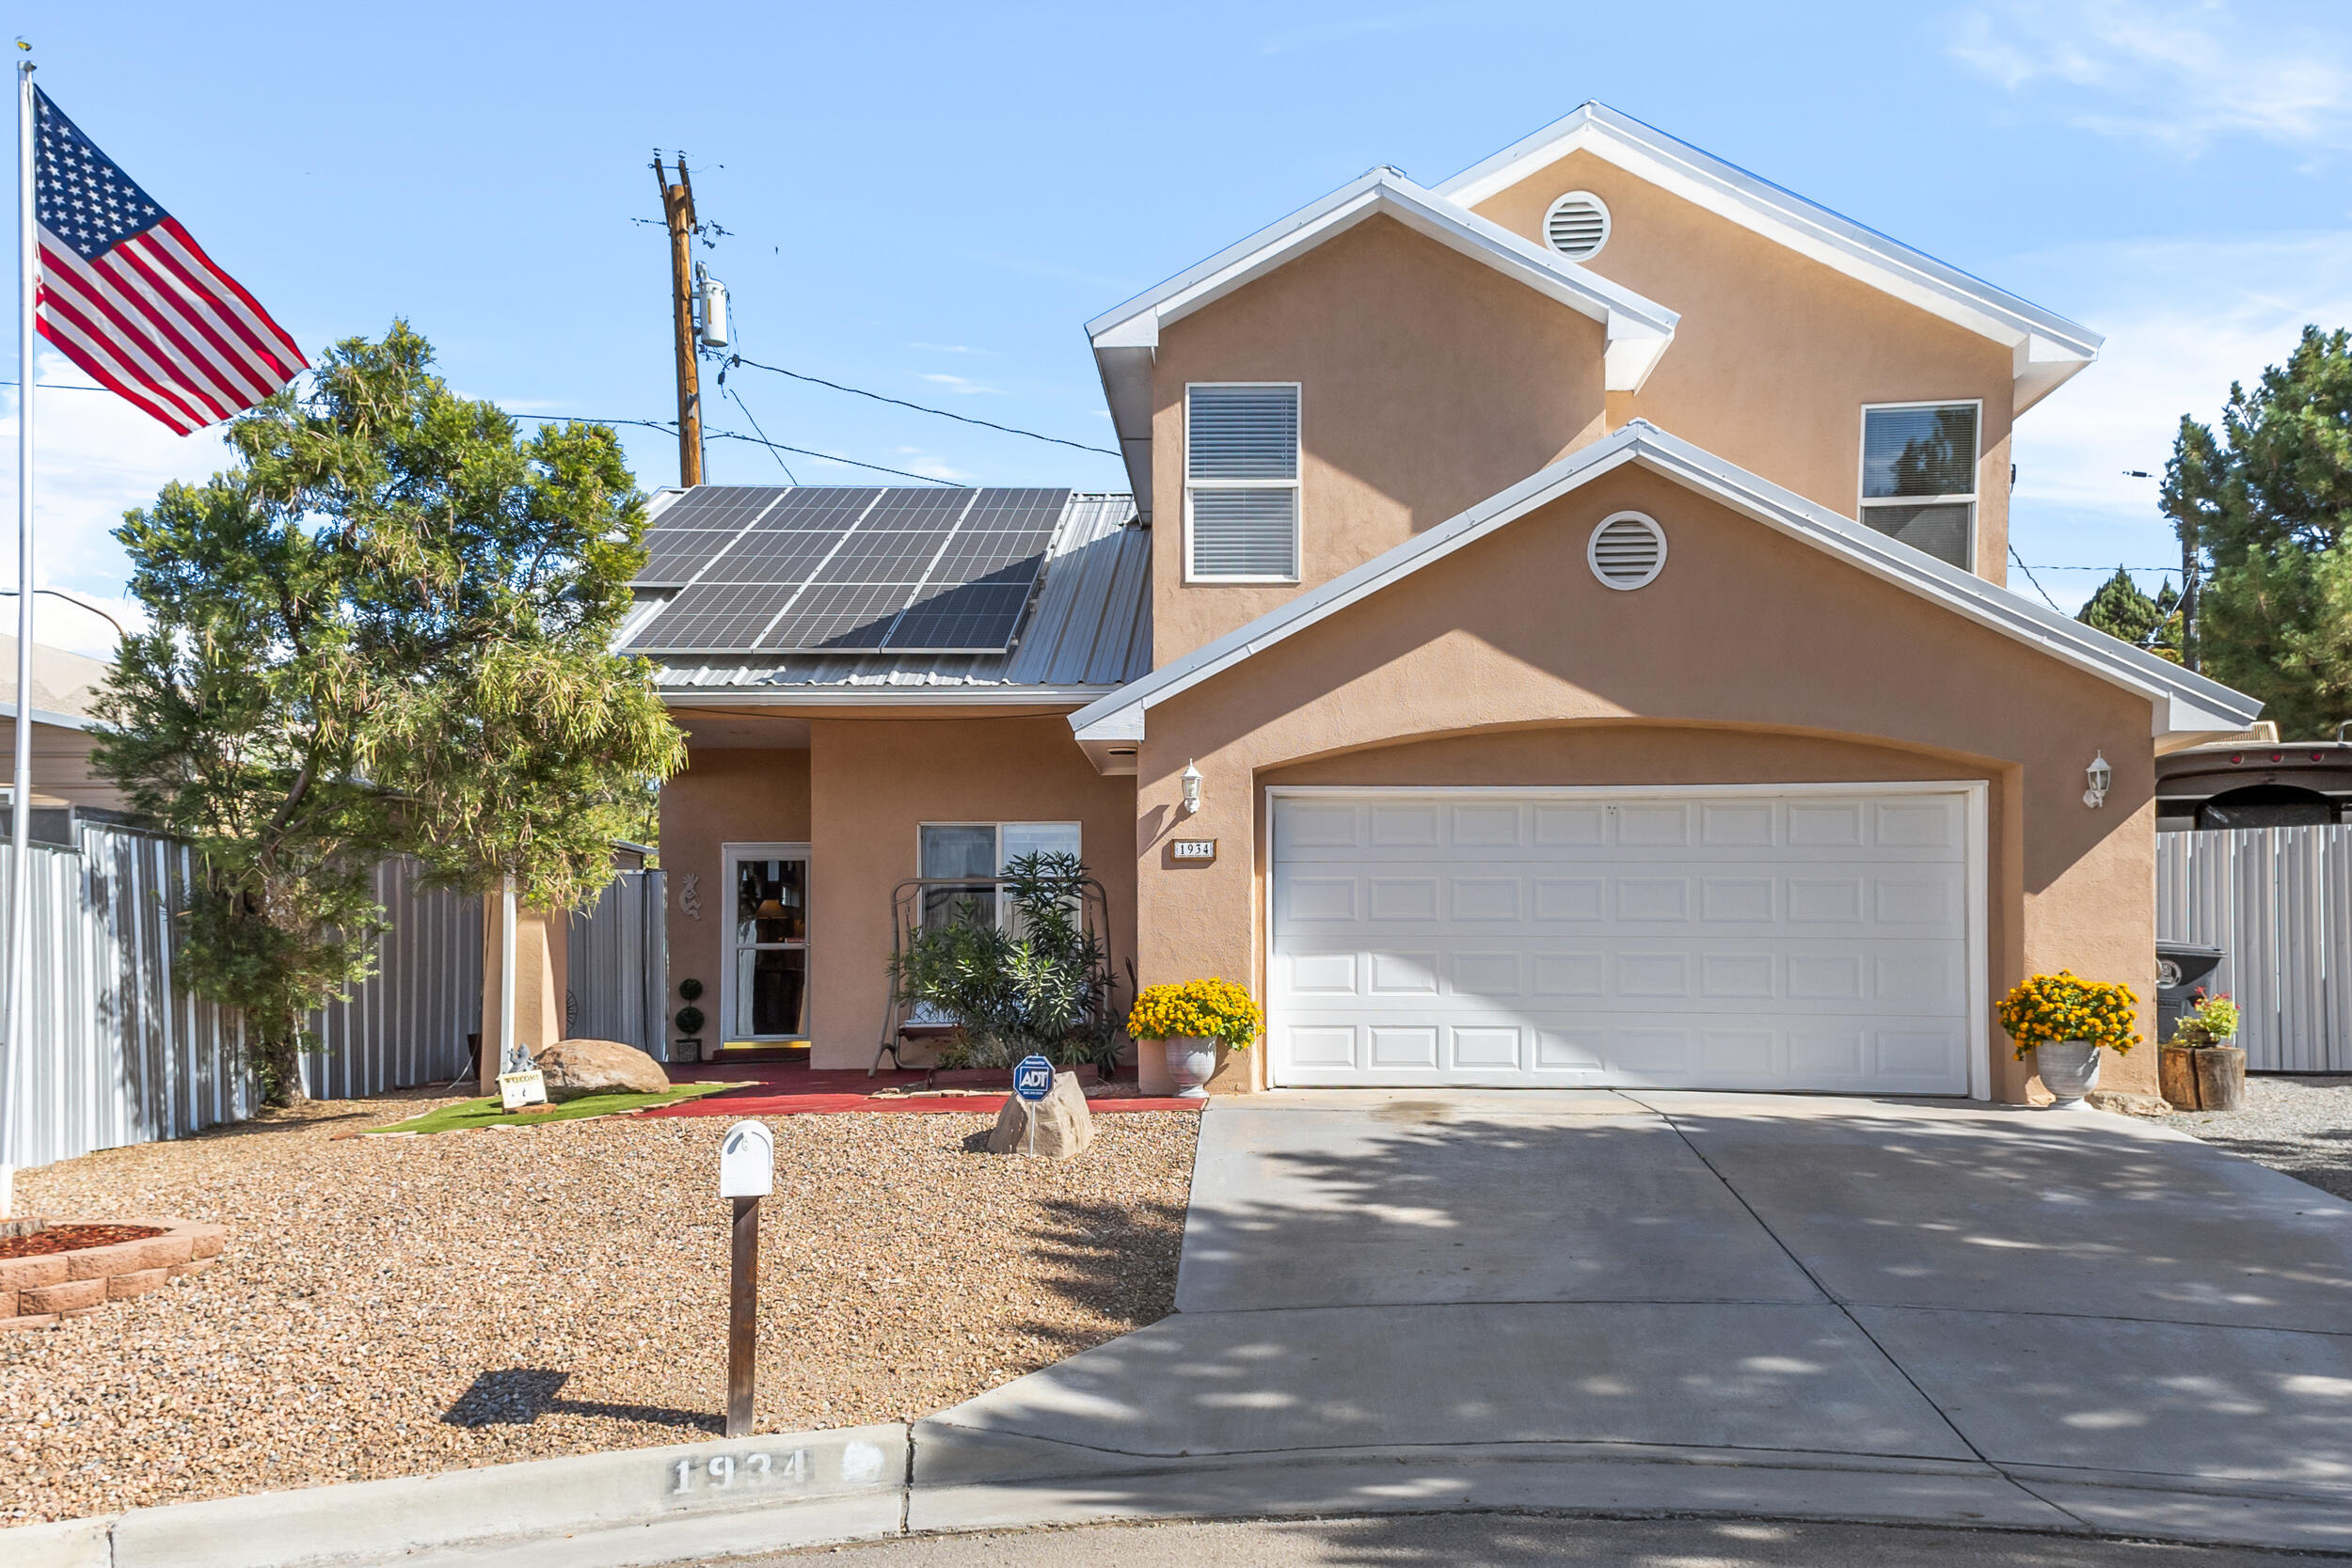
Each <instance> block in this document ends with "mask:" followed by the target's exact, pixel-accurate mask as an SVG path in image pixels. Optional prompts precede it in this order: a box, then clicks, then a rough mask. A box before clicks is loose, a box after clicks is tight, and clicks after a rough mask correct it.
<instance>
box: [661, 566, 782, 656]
mask: <svg viewBox="0 0 2352 1568" xmlns="http://www.w3.org/2000/svg"><path fill="white" fill-rule="evenodd" d="M790 594H791V590H790V589H788V588H778V587H776V586H775V585H774V584H772V583H697V584H696V585H694V586H693V587H691V588H689V589H687V590H686V591H685V592H684V593H682V594H679V595H678V596H677V597H676V598H675V599H672V600H671V601H670V603H669V605H668V607H667V608H665V609H664V610H662V611H661V613H660V614H659V615H657V616H655V617H654V618H653V619H652V620H651V621H649V622H647V623H646V624H645V626H644V628H643V629H642V630H640V631H639V632H638V634H637V635H636V637H635V638H633V639H632V640H631V641H630V642H629V648H630V651H632V652H634V653H641V654H725V653H739V652H742V651H744V650H747V649H749V648H750V647H751V646H752V645H753V643H754V642H755V641H756V640H757V638H758V636H759V634H760V631H761V629H762V628H764V627H765V626H767V625H768V623H769V622H770V621H772V620H773V619H775V615H776V611H777V610H781V609H783V608H784V601H785V600H786V599H787V597H789V596H790Z"/></svg>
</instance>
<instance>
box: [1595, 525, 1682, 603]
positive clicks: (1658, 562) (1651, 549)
mask: <svg viewBox="0 0 2352 1568" xmlns="http://www.w3.org/2000/svg"><path fill="white" fill-rule="evenodd" d="M1584 559H1585V561H1586V562H1588V563H1590V564H1591V566H1592V568H1593V576H1595V577H1597V578H1600V580H1601V581H1602V582H1603V583H1605V584H1607V585H1608V586H1609V587H1611V588H1644V587H1647V586H1648V585H1649V584H1650V583H1651V582H1653V581H1655V580H1656V579H1657V577H1658V574H1659V573H1660V572H1661V571H1663V570H1665V567H1666V531H1665V530H1664V529H1662V528H1660V527H1659V526H1658V524H1657V522H1656V520H1655V519H1653V518H1650V517H1645V516H1644V515H1642V514H1641V513H1639V512H1620V513H1618V514H1617V515H1615V516H1613V517H1610V518H1607V519H1605V520H1604V521H1603V522H1602V523H1601V525H1600V527H1598V528H1597V529H1595V530H1593V538H1592V542H1591V543H1590V544H1588V545H1586V546H1584Z"/></svg>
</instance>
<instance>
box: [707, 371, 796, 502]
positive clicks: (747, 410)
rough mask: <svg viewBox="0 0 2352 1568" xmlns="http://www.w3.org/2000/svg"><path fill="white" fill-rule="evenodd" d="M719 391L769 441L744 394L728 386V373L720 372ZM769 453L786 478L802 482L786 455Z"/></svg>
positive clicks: (778, 452)
mask: <svg viewBox="0 0 2352 1568" xmlns="http://www.w3.org/2000/svg"><path fill="white" fill-rule="evenodd" d="M719 390H721V391H723V392H724V393H726V395H727V396H729V397H731V398H733V399H734V400H735V406H736V407H738V408H740V409H741V410H743V417H744V418H745V419H747V420H751V421H752V428H753V429H754V430H755V431H758V432H759V438H760V439H761V440H763V441H765V440H766V439H768V433H767V432H766V431H765V430H761V429H760V427H759V416H758V415H756V414H754V413H753V412H752V405H751V404H748V403H745V402H744V401H743V394H742V393H740V392H739V391H737V390H736V389H735V388H732V387H730V386H728V385H727V372H724V371H721V372H719ZM769 451H770V455H771V456H773V457H774V458H775V460H776V467H779V468H782V469H783V470H784V477H785V478H787V479H789V480H791V481H792V483H795V484H798V483H801V482H800V481H799V480H798V479H795V478H793V474H792V465H791V464H789V463H787V462H786V461H785V460H784V453H782V452H780V451H775V450H774V449H773V448H771V449H769Z"/></svg>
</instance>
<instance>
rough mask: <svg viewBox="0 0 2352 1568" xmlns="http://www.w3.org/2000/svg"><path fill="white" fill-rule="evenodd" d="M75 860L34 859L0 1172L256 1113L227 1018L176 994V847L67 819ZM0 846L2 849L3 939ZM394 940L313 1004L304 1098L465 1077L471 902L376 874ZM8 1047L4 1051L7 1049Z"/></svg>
mask: <svg viewBox="0 0 2352 1568" xmlns="http://www.w3.org/2000/svg"><path fill="white" fill-rule="evenodd" d="M74 831H75V833H76V836H77V839H78V842H79V848H78V849H65V848H57V847H49V846H42V845H37V846H35V847H33V849H32V851H31V852H32V855H33V877H32V892H33V895H32V906H33V908H32V915H33V919H32V934H33V935H32V940H33V961H32V977H33V993H32V996H31V998H30V1004H31V1009H30V1017H29V1020H28V1022H29V1024H30V1029H29V1035H30V1038H29V1041H28V1047H29V1048H28V1049H27V1050H25V1051H24V1052H22V1053H18V1052H14V1051H8V1052H7V1053H6V1056H5V1057H0V1065H4V1066H5V1067H6V1069H7V1070H8V1071H9V1073H10V1075H11V1076H10V1078H9V1080H8V1090H7V1092H6V1093H5V1094H4V1095H0V1164H14V1165H40V1164H48V1163H50V1162H51V1161H53V1160H65V1159H71V1158H72V1157H73V1156H74V1155H77V1154H87V1153H88V1152H89V1151H90V1150H92V1149H98V1148H116V1147H119V1146H120V1145H123V1144H135V1143H148V1142H151V1141H153V1140H155V1139H159V1138H178V1137H184V1136H186V1135H187V1134H188V1133H190V1132H196V1131H198V1130H199V1129H201V1128H205V1127H210V1126H213V1125H215V1123H218V1122H224V1121H235V1120H237V1119H239V1118H241V1117H246V1116H249V1115H251V1114H252V1111H253V1107H254V1105H255V1104H256V1102H257V1099H258V1096H257V1094H256V1091H255V1085H254V1083H253V1080H252V1076H251V1074H250V1073H249V1072H248V1071H247V1070H246V1067H245V1065H244V1063H243V1059H242V1055H241V1049H240V1048H241V1047H242V1045H243V1043H244V1042H243V1032H242V1027H241V1024H240V1022H239V1020H238V1019H237V1018H236V1016H235V1015H234V1014H233V1013H228V1012H224V1011H223V1010H222V1009H220V1008H218V1007H215V1006H212V1005H211V1004H209V1003H204V1002H199V1001H196V1000H194V999H193V998H191V997H189V996H187V995H186V994H185V993H183V992H182V991H180V990H176V989H175V988H174V986H173V984H172V958H173V953H174V949H175V947H176V945H177V933H176V931H175V929H174V927H173V924H172V921H171V919H170V911H172V910H173V909H175V908H177V907H178V905H179V900H180V895H181V892H182V890H183V888H184V887H185V886H186V885H187V879H188V877H189V875H190V874H191V870H192V855H191V852H190V851H189V849H188V848H187V847H186V846H185V845H183V844H180V843H177V842H175V841H174V840H171V839H168V838H165V837H162V836H160V835H158V834H155V833H148V832H138V831H136V830H134V829H129V828H122V827H117V826H114V825H111V824H102V823H94V822H88V821H83V822H78V823H77V824H76V825H75V829H74ZM9 853H10V851H9V848H8V846H7V844H6V843H4V842H0V931H5V930H6V928H7V927H6V925H5V921H6V918H7V890H8V885H9V882H8V856H9ZM375 891H376V896H377V898H378V899H379V900H381V901H382V903H383V904H384V906H385V909H386V910H387V911H388V912H389V916H390V920H391V928H390V929H389V930H388V931H387V932H386V933H385V934H384V937H383V939H382V944H381V947H380V950H379V956H378V968H377V973H376V975H375V977H374V978H373V979H372V980H370V981H368V982H367V983H366V984H364V985H362V986H358V987H357V988H355V989H354V990H353V993H352V995H351V998H350V1000H348V1001H346V1002H343V1003H342V1004H340V1005H338V1006H333V1007H330V1008H328V1009H326V1011H325V1012H324V1013H322V1014H321V1015H319V1017H318V1018H317V1019H316V1021H315V1023H314V1027H316V1028H317V1029H318V1030H319V1031H320V1033H321V1035H322V1036H323V1037H324V1038H325V1041H326V1045H327V1047H328V1049H327V1052H326V1055H324V1056H323V1057H309V1058H306V1059H305V1061H304V1064H303V1081H304V1085H305V1087H306V1088H308V1089H309V1091H310V1093H312V1094H314V1095H322V1096H326V1095H332V1096H339V1097H340V1096H346V1095H358V1094H370V1093H374V1092H376V1091H378V1090H382V1089H388V1088H397V1087H401V1086H404V1085H410V1084H421V1083H430V1082H434V1081H436V1080H444V1079H450V1078H454V1077H457V1076H459V1075H460V1074H463V1073H466V1072H468V1071H469V1069H470V1064H469V1060H468V1057H467V1054H466V1036H467V1035H468V1034H469V1033H470V1032H472V1031H473V1030H475V1029H476V1028H478V1027H479V1023H478V1020H479V1018H480V1016H481V1012H482V906H481V900H479V899H477V898H469V897H464V896H461V895H456V894H453V893H424V892H420V891H419V890H418V889H416V888H415V886H414V885H413V882H412V874H411V871H410V868H409V867H408V866H407V865H405V863H386V864H384V865H382V866H379V867H378V868H377V870H376V878H375ZM5 1043H6V1042H0V1049H5Z"/></svg>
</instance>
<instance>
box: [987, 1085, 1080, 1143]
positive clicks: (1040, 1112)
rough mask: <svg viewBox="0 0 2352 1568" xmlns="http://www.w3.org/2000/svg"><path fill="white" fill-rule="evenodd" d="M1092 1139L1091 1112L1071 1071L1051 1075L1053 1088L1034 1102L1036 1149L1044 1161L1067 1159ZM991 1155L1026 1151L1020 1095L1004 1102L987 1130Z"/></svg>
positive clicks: (1026, 1130) (1025, 1124)
mask: <svg viewBox="0 0 2352 1568" xmlns="http://www.w3.org/2000/svg"><path fill="white" fill-rule="evenodd" d="M1093 1141H1094V1113H1093V1112H1092V1111H1090V1110H1089V1109H1088V1108H1087V1097H1086V1091H1085V1090H1083V1089H1081V1088H1079V1087H1078V1075H1077V1074H1076V1073H1074V1072H1057V1073H1055V1074H1054V1089H1053V1092H1052V1093H1051V1094H1048V1095H1047V1096H1046V1097H1045V1098H1044V1099H1043V1100H1041V1101H1038V1102H1037V1152H1038V1153H1039V1154H1041V1155H1042V1156H1043V1157H1044V1158H1046V1159H1048V1160H1067V1159H1069V1158H1070V1157H1071V1156H1072V1155H1073V1154H1076V1153H1078V1152H1079V1151H1080V1150H1082V1149H1084V1148H1086V1147H1087V1145H1089V1144H1090V1143H1092V1142H1093ZM988 1151H989V1152H990V1153H991V1154H1025V1153H1027V1152H1028V1151H1029V1113H1028V1112H1027V1111H1026V1110H1025V1109H1024V1108H1023V1102H1022V1100H1021V1097H1020V1096H1018V1095H1015V1096H1013V1097H1011V1098H1010V1099H1008V1100H1007V1101H1005V1108H1004V1109H1003V1110H1001V1111H999V1112H997V1113H996V1125H995V1126H994V1127H993V1128H991V1129H990V1130H989V1134H988Z"/></svg>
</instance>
